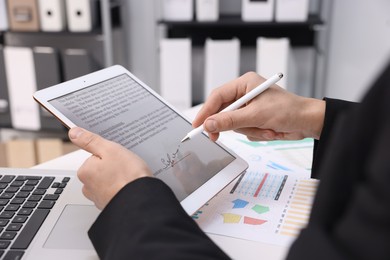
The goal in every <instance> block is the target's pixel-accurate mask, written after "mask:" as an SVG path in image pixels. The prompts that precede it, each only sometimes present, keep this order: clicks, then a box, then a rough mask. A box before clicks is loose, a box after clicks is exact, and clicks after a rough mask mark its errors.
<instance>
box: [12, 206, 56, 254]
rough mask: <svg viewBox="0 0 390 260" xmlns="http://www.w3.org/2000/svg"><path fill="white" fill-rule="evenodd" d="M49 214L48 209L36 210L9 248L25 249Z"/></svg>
mask: <svg viewBox="0 0 390 260" xmlns="http://www.w3.org/2000/svg"><path fill="white" fill-rule="evenodd" d="M49 212H50V210H48V209H36V210H35V211H34V213H33V214H32V215H31V217H30V219H29V221H28V222H27V223H26V225H25V227H24V228H23V229H22V231H21V232H20V235H19V236H18V237H17V238H16V240H15V242H14V243H13V245H12V246H11V248H12V249H27V247H28V246H29V245H30V243H31V241H32V240H33V238H34V236H35V234H36V233H37V232H38V230H39V228H40V227H41V225H42V223H43V221H44V220H45V219H46V217H47V215H48V214H49Z"/></svg>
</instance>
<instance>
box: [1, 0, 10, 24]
mask: <svg viewBox="0 0 390 260" xmlns="http://www.w3.org/2000/svg"><path fill="white" fill-rule="evenodd" d="M5 1H6V0H0V31H6V30H8V15H7V5H6V3H5Z"/></svg>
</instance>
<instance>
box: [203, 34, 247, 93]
mask: <svg viewBox="0 0 390 260" xmlns="http://www.w3.org/2000/svg"><path fill="white" fill-rule="evenodd" d="M239 73H240V40H238V39H236V38H234V39H231V40H212V39H207V40H206V44H205V83H204V99H205V100H206V98H207V97H208V96H209V95H210V93H211V91H212V90H213V89H214V88H216V87H219V86H221V85H222V84H224V83H226V82H228V81H230V80H233V79H235V78H237V77H238V76H239Z"/></svg>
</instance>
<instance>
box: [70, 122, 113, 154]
mask: <svg viewBox="0 0 390 260" xmlns="http://www.w3.org/2000/svg"><path fill="white" fill-rule="evenodd" d="M68 135H69V139H70V140H71V141H72V143H74V144H75V145H77V146H78V147H80V148H81V149H83V150H85V151H87V152H90V153H91V154H93V155H96V156H98V157H100V158H102V154H103V151H104V150H105V148H104V146H105V142H106V140H105V139H103V138H102V137H100V136H99V135H97V134H94V133H92V132H89V131H87V130H85V129H83V128H81V127H73V128H71V129H70V130H69V133H68Z"/></svg>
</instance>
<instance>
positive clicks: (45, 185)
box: [37, 177, 54, 189]
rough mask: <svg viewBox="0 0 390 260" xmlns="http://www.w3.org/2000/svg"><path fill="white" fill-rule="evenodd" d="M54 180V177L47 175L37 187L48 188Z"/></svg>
mask: <svg viewBox="0 0 390 260" xmlns="http://www.w3.org/2000/svg"><path fill="white" fill-rule="evenodd" d="M53 181H54V177H45V178H43V180H42V181H41V183H39V185H38V187H37V189H48V188H49V187H50V185H51V184H52V182H53Z"/></svg>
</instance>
